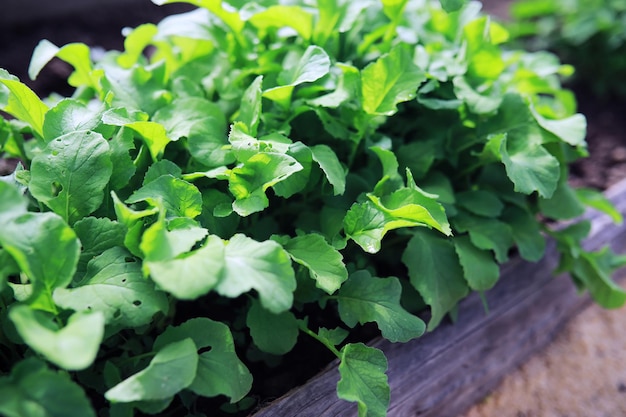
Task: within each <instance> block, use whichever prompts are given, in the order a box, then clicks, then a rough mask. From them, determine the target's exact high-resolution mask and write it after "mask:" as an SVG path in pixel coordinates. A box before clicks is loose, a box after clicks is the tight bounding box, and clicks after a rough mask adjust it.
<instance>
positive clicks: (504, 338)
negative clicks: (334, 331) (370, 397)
mask: <svg viewBox="0 0 626 417" xmlns="http://www.w3.org/2000/svg"><path fill="white" fill-rule="evenodd" d="M605 194H606V196H607V197H608V198H609V199H610V200H611V201H612V202H613V204H615V206H616V207H617V208H618V210H619V211H620V212H621V213H626V180H624V181H622V182H620V183H618V184H616V185H615V186H613V187H612V188H611V189H609V190H608V191H607V192H606V193H605ZM587 217H588V218H589V219H590V220H591V221H592V231H591V235H590V237H589V238H588V240H587V241H586V247H587V248H588V249H599V248H601V247H603V246H605V245H607V244H609V245H610V246H611V247H612V248H613V250H614V251H615V252H617V253H625V252H626V225H614V224H613V223H612V222H611V220H610V219H609V218H608V216H605V215H602V214H600V213H589V214H588V216H587ZM557 262H558V254H557V253H556V250H555V245H554V242H550V243H549V244H548V249H547V255H546V257H545V258H544V259H543V260H542V261H541V262H539V263H534V264H533V263H529V262H525V261H522V260H520V259H519V258H515V259H512V260H511V261H510V262H508V263H507V264H506V265H504V266H503V268H502V278H501V280H500V281H499V283H498V284H497V285H496V286H495V287H494V288H493V289H491V290H490V291H488V292H487V293H486V299H487V301H488V305H489V313H487V314H486V313H485V310H484V308H483V303H482V301H481V299H480V298H479V297H478V295H477V294H473V295H472V296H470V297H468V298H467V299H465V300H463V301H462V302H461V303H460V305H459V314H458V321H457V322H456V323H455V324H451V323H445V324H442V325H441V326H440V327H438V328H437V329H436V330H435V331H433V332H432V333H429V334H426V335H425V336H423V337H421V338H419V339H416V340H413V341H411V342H408V343H405V344H393V343H389V342H387V341H385V340H376V341H373V342H372V343H371V345H372V346H376V347H378V348H380V349H382V350H383V351H384V352H385V355H386V356H387V358H388V360H389V370H388V375H389V383H390V386H391V405H390V408H389V414H388V415H389V417H410V416H420V417H456V416H458V415H459V414H461V413H462V412H464V411H465V410H466V409H468V408H469V407H470V406H471V405H473V404H474V403H476V402H477V401H480V400H481V399H482V398H483V397H484V396H485V395H487V394H488V393H489V392H490V391H491V390H492V389H494V388H495V387H496V385H497V384H498V383H499V382H500V380H501V379H502V378H503V377H504V376H505V375H506V374H507V373H509V372H510V371H511V370H513V369H514V368H515V367H517V366H518V365H520V364H521V363H523V362H525V361H526V360H527V359H528V358H529V357H530V356H532V355H533V354H534V353H536V352H537V351H539V350H540V349H542V348H543V347H545V346H546V345H547V344H548V343H550V341H552V339H553V338H554V337H555V335H556V334H557V333H558V332H559V330H561V329H562V328H563V326H564V325H565V324H566V323H567V322H568V321H569V320H570V319H571V318H572V317H573V316H574V315H575V314H576V313H578V312H579V311H581V310H582V309H583V307H584V306H585V305H586V304H588V303H589V302H590V298H589V296H588V295H586V294H582V295H580V294H578V293H577V291H576V289H575V287H574V285H573V283H572V282H571V279H570V278H569V277H568V276H558V277H555V276H554V275H553V274H552V271H553V270H554V268H555V267H556V265H557ZM614 278H615V279H617V280H622V281H623V280H624V278H626V271H624V270H620V271H618V272H617V273H616V276H615V277H614ZM338 380H339V372H338V370H337V363H336V362H335V363H332V364H331V365H329V367H327V368H326V369H325V370H324V371H323V372H321V373H320V374H318V375H317V376H316V377H314V378H313V379H311V380H310V381H309V382H308V383H307V384H305V385H304V386H302V387H299V388H296V389H294V390H293V391H291V392H290V393H289V394H287V395H286V396H284V397H282V398H280V399H278V400H276V401H274V402H273V403H271V404H270V405H268V406H267V407H265V408H263V409H261V410H260V411H258V412H256V413H255V414H254V415H253V417H276V416H289V417H330V416H337V417H352V416H356V415H357V410H356V404H354V403H349V402H346V401H342V400H339V399H337V396H336V392H335V387H336V384H337V381H338Z"/></svg>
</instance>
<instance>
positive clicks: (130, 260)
mask: <svg viewBox="0 0 626 417" xmlns="http://www.w3.org/2000/svg"><path fill="white" fill-rule="evenodd" d="M124 261H125V262H129V263H130V262H137V260H136V259H135V258H133V257H132V256H127V257H125V258H124Z"/></svg>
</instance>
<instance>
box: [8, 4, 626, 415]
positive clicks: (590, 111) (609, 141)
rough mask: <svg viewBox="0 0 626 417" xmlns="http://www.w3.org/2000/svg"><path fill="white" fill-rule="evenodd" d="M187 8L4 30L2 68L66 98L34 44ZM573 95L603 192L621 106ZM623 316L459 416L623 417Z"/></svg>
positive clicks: (582, 177)
mask: <svg viewBox="0 0 626 417" xmlns="http://www.w3.org/2000/svg"><path fill="white" fill-rule="evenodd" d="M484 3H485V8H486V9H487V10H488V11H490V12H492V13H495V14H496V15H499V16H503V15H505V13H506V8H505V3H506V2H505V1H501V0H495V1H494V0H485V2H484ZM188 9H189V8H188V7H187V6H185V5H180V4H172V5H167V6H161V7H158V6H155V5H153V4H152V3H150V2H149V1H146V4H145V5H142V6H133V7H128V8H124V9H123V10H110V9H107V8H106V7H103V8H102V9H101V10H100V9H98V10H95V11H93V12H91V13H89V14H88V15H85V14H82V15H69V16H67V17H66V18H58V17H56V18H54V19H50V20H40V21H37V22H30V23H28V24H15V25H10V24H9V25H5V26H2V27H0V67H2V68H5V69H7V70H8V71H9V72H11V73H12V74H15V75H17V76H18V77H19V78H20V79H21V80H22V81H23V82H25V83H27V84H28V85H29V86H30V87H31V88H33V89H34V90H35V91H37V92H38V93H39V94H40V95H41V96H45V95H47V94H49V93H51V92H58V93H60V94H70V93H71V88H70V87H69V86H68V85H67V84H66V83H65V80H66V79H67V76H68V75H69V73H70V68H69V67H68V66H67V65H65V64H64V63H62V62H61V61H58V60H54V61H53V62H52V63H51V64H50V65H49V66H48V67H46V69H45V71H44V72H43V73H42V75H41V76H40V78H38V79H37V80H35V81H32V80H29V78H28V76H27V70H28V62H29V61H30V56H31V54H32V51H33V49H34V48H35V46H36V45H37V43H38V42H39V40H41V39H48V40H50V41H52V42H53V43H55V44H57V45H65V44H67V43H70V42H84V43H86V44H88V45H90V46H92V47H93V46H99V47H102V48H104V49H107V50H108V49H121V48H122V47H123V37H122V36H121V31H122V28H124V27H126V26H130V27H134V26H137V25H139V24H141V23H147V22H158V21H159V20H161V19H162V18H163V17H164V16H167V15H169V14H172V13H177V12H181V11H185V10H188ZM577 97H578V98H579V105H580V108H579V111H581V112H582V113H583V114H585V115H586V117H587V120H588V137H587V142H588V145H589V153H590V156H589V157H588V158H586V159H583V160H581V161H579V162H577V163H576V164H575V165H573V166H572V169H571V177H570V180H571V182H572V183H573V184H575V185H577V186H587V187H593V188H598V189H601V190H604V189H606V188H607V187H609V186H610V185H612V184H614V183H616V182H617V181H619V180H620V179H623V178H626V133H624V132H626V119H625V118H624V115H625V114H626V103H623V102H622V103H616V102H605V103H598V102H597V100H595V99H594V98H593V97H592V96H590V95H589V94H587V93H585V92H584V91H578V92H577ZM16 162H17V161H14V160H6V159H0V175H6V174H8V173H10V172H11V171H12V170H13V168H14V166H15V164H16ZM625 313H626V308H625V309H621V310H617V311H604V310H601V309H600V308H598V307H597V306H592V307H590V308H589V309H588V310H586V311H584V312H582V313H581V314H580V315H579V316H578V317H576V318H575V319H574V320H573V321H572V323H571V325H570V326H569V327H568V328H567V329H566V330H565V331H564V332H563V333H562V334H561V335H559V337H558V338H557V339H556V340H555V342H554V344H553V345H551V346H550V347H548V349H546V350H545V351H544V352H541V353H540V354H539V355H538V356H537V357H535V358H533V359H532V360H531V361H530V362H528V363H527V364H526V365H524V366H522V367H521V368H520V369H519V370H518V371H516V372H515V373H514V374H512V375H510V376H509V377H508V378H506V379H505V381H504V382H503V384H502V385H501V387H500V388H499V389H498V390H497V391H496V392H494V393H493V394H492V395H490V396H489V397H488V398H486V399H485V400H484V402H483V403H481V404H478V405H477V406H475V407H474V408H473V409H472V410H470V411H469V412H468V413H467V414H466V415H465V416H464V417H495V416H499V417H500V416H502V417H508V416H510V417H552V416H554V417H563V416H567V417H578V416H580V417H583V416H592V415H593V416H599V417H617V416H623V415H626V367H624V364H626V350H625V349H624V348H623V347H624V346H625V345H626V321H625V320H622V319H621V318H622V317H623V314H625ZM292 382H293V381H292ZM274 395H277V394H274ZM397 417H402V416H397Z"/></svg>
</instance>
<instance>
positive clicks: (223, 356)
mask: <svg viewBox="0 0 626 417" xmlns="http://www.w3.org/2000/svg"><path fill="white" fill-rule="evenodd" d="M154 1H155V2H157V1H156V0H154ZM168 2H169V1H167V0H165V1H160V2H158V3H168ZM189 2H190V3H193V4H195V5H197V6H199V7H198V8H197V9H195V10H193V11H191V12H188V13H185V14H181V15H174V16H171V17H168V18H166V19H164V20H163V21H162V22H160V23H159V24H158V25H154V24H146V25H142V26H140V27H137V28H135V29H134V30H131V31H129V32H128V33H127V34H126V41H125V50H124V51H122V52H118V51H110V52H107V53H106V54H105V55H104V56H102V57H100V58H99V59H97V60H94V59H93V57H92V56H91V51H90V50H89V48H88V47H87V46H86V45H84V44H69V45H65V46H62V47H57V46H55V45H53V44H51V43H50V42H48V41H42V42H41V43H40V44H39V46H38V47H37V48H36V50H35V53H34V56H33V59H32V62H31V66H30V75H31V77H35V76H36V75H37V74H38V73H39V71H40V70H42V69H43V68H44V67H45V65H46V64H47V63H48V62H49V61H50V60H51V59H52V58H53V57H58V58H60V59H62V60H64V61H66V62H68V63H69V64H71V65H72V66H73V67H74V69H75V71H74V72H73V74H72V75H71V77H70V78H69V80H68V82H69V83H70V84H71V85H72V86H75V87H76V91H75V93H74V94H73V95H72V97H67V98H63V97H58V96H52V97H49V98H47V99H45V100H41V99H40V98H39V97H38V96H37V95H36V94H35V93H34V92H33V91H31V90H30V89H29V88H28V87H27V86H26V85H25V84H23V83H22V82H20V81H19V80H18V79H16V78H15V77H13V76H12V75H10V74H8V73H7V72H6V71H3V72H0V109H2V110H3V111H4V112H5V114H8V115H10V116H11V117H6V118H3V119H0V150H1V151H2V152H3V153H4V155H5V156H13V157H18V158H19V159H20V160H21V162H22V163H21V165H20V166H19V167H18V169H17V170H16V171H15V172H14V173H13V174H11V175H9V176H7V177H4V178H2V181H0V224H2V227H1V228H0V300H1V301H2V302H1V303H0V322H1V324H2V329H3V330H2V333H1V335H2V336H1V337H0V352H1V355H0V361H1V369H0V370H1V371H2V372H3V373H5V375H4V376H2V377H0V413H1V414H4V415H7V416H11V417H12V416H25V415H29V416H30V415H37V416H63V417H73V416H77V417H78V416H80V417H89V416H95V415H96V414H97V415H100V416H130V415H133V414H134V413H135V412H136V410H141V412H143V413H149V414H159V415H163V416H165V415H189V416H191V415H193V416H203V415H216V414H217V413H218V410H206V409H205V410H202V408H201V406H200V404H202V403H201V399H202V398H213V397H218V398H223V399H224V403H227V402H231V403H235V404H236V406H237V407H245V406H246V404H249V403H250V398H247V397H246V396H247V395H248V394H249V392H250V389H251V385H252V381H253V375H252V374H251V372H250V370H249V369H250V366H249V364H250V363H251V362H252V361H254V360H256V361H259V360H266V361H270V362H272V361H275V360H276V358H277V357H280V356H281V355H283V354H285V353H287V352H289V351H291V350H292V349H293V347H294V345H296V343H297V342H299V343H305V342H307V341H313V340H314V339H315V340H317V341H318V342H321V343H322V344H323V345H324V346H326V347H327V348H328V349H329V350H330V351H331V352H332V353H334V354H335V355H336V356H337V357H338V358H339V360H340V363H341V364H340V366H339V371H340V374H341V380H340V381H339V383H338V385H337V394H338V396H339V397H340V398H343V399H345V400H348V401H352V402H356V403H358V410H359V415H360V416H365V415H367V416H384V415H385V414H386V410H387V407H388V404H389V398H390V392H389V386H388V384H387V377H386V374H385V370H386V367H387V362H386V359H385V357H384V355H383V354H382V352H380V351H378V350H377V349H374V348H372V347H368V346H366V345H365V344H362V343H360V342H355V343H346V342H345V340H346V337H347V335H348V334H349V330H350V329H352V328H355V327H357V326H359V325H360V324H365V323H369V322H374V323H375V324H376V325H377V326H378V328H379V329H380V332H381V333H382V336H383V337H385V338H387V339H388V340H390V341H393V342H405V341H408V340H410V339H413V338H416V337H419V336H420V335H421V334H422V333H423V332H424V331H426V330H427V329H430V330H432V329H434V328H435V327H437V325H438V324H439V323H440V322H441V320H442V319H443V318H444V317H445V316H446V314H448V313H449V312H451V311H454V309H455V306H456V304H457V303H458V302H459V301H460V300H461V299H463V298H464V297H465V296H467V295H468V294H469V293H470V292H472V291H486V290H488V289H489V288H491V287H492V286H493V285H494V284H495V283H496V282H497V280H498V277H499V264H502V263H504V262H506V261H507V260H508V259H509V256H510V254H511V251H512V250H517V251H518V253H519V255H520V256H521V257H522V258H524V259H526V260H529V261H537V260H539V259H541V258H542V256H543V254H544V250H545V241H546V236H547V235H552V236H553V237H554V238H556V239H557V242H558V244H559V248H560V251H561V253H562V261H561V265H560V269H562V270H565V271H569V272H571V273H572V276H573V278H574V281H575V283H576V285H578V286H579V287H580V289H581V290H583V289H587V290H589V291H590V293H591V295H592V296H593V297H594V299H595V300H596V301H597V302H599V303H600V304H602V305H604V306H606V307H617V306H620V305H622V304H623V303H624V301H625V299H626V294H625V293H624V291H622V290H621V289H620V288H619V287H617V286H616V285H615V284H614V283H613V282H612V281H611V279H610V275H609V272H610V270H611V267H612V266H614V265H615V263H616V262H617V260H619V258H618V257H616V256H615V255H613V254H612V253H611V252H610V251H608V250H604V251H601V252H599V253H588V252H586V251H584V250H583V249H582V247H581V240H582V239H583V238H584V237H585V236H586V234H587V233H588V231H589V223H588V222H584V221H581V222H574V223H572V225H570V226H569V227H567V228H562V229H559V230H551V229H550V228H549V227H548V226H547V224H550V223H549V222H543V221H541V219H546V218H547V219H573V218H576V217H578V216H579V215H580V214H582V213H583V211H584V206H585V205H590V206H593V207H596V208H599V209H601V210H604V211H606V212H607V213H609V214H610V215H611V216H613V218H614V219H615V220H616V221H621V219H620V216H619V214H618V213H616V212H615V211H614V210H613V208H612V207H611V206H610V204H608V203H607V202H606V200H604V199H603V197H602V195H601V194H599V193H596V192H593V191H591V190H573V189H572V188H570V186H569V185H568V183H567V176H568V165H569V164H570V163H571V162H572V161H574V160H576V159H577V158H579V157H582V156H585V155H586V144H585V130H586V122H585V118H584V117H583V116H582V115H580V114H577V113H576V103H575V99H574V96H573V94H572V93H571V92H570V91H567V90H564V89H563V88H562V87H561V84H560V79H561V77H562V76H563V75H569V74H570V73H571V68H570V67H569V66H563V65H561V64H560V63H559V61H558V59H557V58H556V57H555V56H554V55H551V54H550V53H546V52H537V53H527V52H524V51H521V50H509V49H507V48H506V47H505V45H506V42H507V40H508V37H509V34H508V33H507V31H506V30H505V29H504V28H503V27H502V26H500V25H498V24H495V23H492V22H491V21H490V19H489V17H487V16H484V15H482V14H481V13H480V12H479V9H480V6H479V4H478V3H469V4H467V5H464V6H463V7H462V8H460V9H459V10H456V11H453V10H452V9H454V6H455V4H454V3H457V2H454V1H447V2H442V4H443V5H444V6H446V7H447V8H448V9H449V10H450V11H446V10H444V9H443V8H442V6H441V4H440V3H439V2H434V3H433V2H430V1H426V0H411V1H406V0H404V1H389V0H381V1H374V0H371V1H358V2H353V1H348V0H318V1H317V2H312V1H307V2H304V1H303V2H293V1H290V2H285V3H280V4H279V3H278V2H276V1H259V2H257V3H249V2H242V1H231V2H230V4H226V3H224V4H222V2H219V1H211V0H195V1H189ZM458 6H460V4H459V5H458ZM181 306H184V308H182V307H181ZM423 308H428V309H429V310H430V313H431V315H430V319H429V321H428V323H427V324H426V323H424V321H422V319H420V318H418V317H417V316H416V315H415V313H417V312H419V311H421V309H423ZM321 317H327V319H321ZM320 323H329V325H328V327H329V328H325V327H323V326H321V325H320ZM299 334H303V335H305V336H304V337H302V338H300V340H298V337H299ZM309 336H310V337H311V338H309ZM256 377H257V376H256V375H255V378H256ZM258 377H259V378H260V377H261V375H259V376H258ZM61 392H62V395H61V394H60V393H61ZM227 405H228V404H226V405H225V406H224V409H227V408H228V407H227ZM235 408H236V407H235Z"/></svg>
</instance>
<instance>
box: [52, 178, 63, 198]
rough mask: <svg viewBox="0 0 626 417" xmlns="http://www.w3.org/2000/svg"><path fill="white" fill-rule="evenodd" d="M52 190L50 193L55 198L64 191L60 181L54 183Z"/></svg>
mask: <svg viewBox="0 0 626 417" xmlns="http://www.w3.org/2000/svg"><path fill="white" fill-rule="evenodd" d="M50 188H51V190H50V192H51V194H52V195H53V196H54V197H56V196H58V195H59V194H61V191H63V186H62V185H61V183H60V182H58V181H53V182H52V184H51V187H50Z"/></svg>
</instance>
